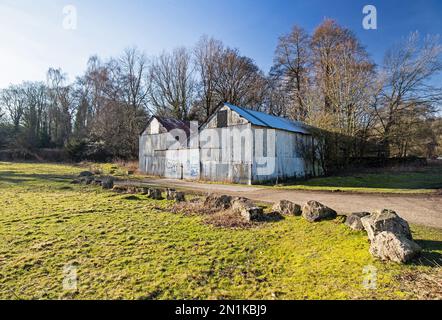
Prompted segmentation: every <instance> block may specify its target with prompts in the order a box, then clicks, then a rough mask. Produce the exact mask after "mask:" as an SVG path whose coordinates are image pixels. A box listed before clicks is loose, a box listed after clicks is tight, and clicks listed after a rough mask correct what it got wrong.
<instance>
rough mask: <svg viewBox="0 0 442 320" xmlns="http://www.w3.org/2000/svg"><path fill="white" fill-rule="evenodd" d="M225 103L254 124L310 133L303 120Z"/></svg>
mask: <svg viewBox="0 0 442 320" xmlns="http://www.w3.org/2000/svg"><path fill="white" fill-rule="evenodd" d="M225 105H226V106H228V107H229V108H230V109H232V110H233V111H235V112H236V113H238V114H239V115H240V116H241V117H243V118H244V119H246V120H247V121H249V122H250V123H251V124H253V125H256V126H261V127H267V128H273V129H279V130H285V131H290V132H296V133H302V134H310V133H309V131H308V129H307V125H306V124H304V123H302V122H299V121H292V120H289V119H286V118H282V117H276V116H272V115H270V114H267V113H264V112H259V111H254V110H250V109H246V108H242V107H238V106H234V105H232V104H229V103H226V104H225Z"/></svg>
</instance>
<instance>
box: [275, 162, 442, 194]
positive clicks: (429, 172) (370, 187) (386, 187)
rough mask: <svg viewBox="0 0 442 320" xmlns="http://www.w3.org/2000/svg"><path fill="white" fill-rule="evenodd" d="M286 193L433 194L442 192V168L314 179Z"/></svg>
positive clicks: (298, 184) (293, 187)
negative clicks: (437, 191)
mask: <svg viewBox="0 0 442 320" xmlns="http://www.w3.org/2000/svg"><path fill="white" fill-rule="evenodd" d="M280 188H284V189H298V190H316V191H320V190H323V191H337V190H339V191H347V192H377V193H433V192H435V191H436V189H442V167H440V168H429V169H426V170H422V171H416V172H398V173H389V172H386V173H368V174H357V175H351V176H332V177H326V178H314V179H311V180H308V181H302V182H296V183H293V184H285V185H282V186H280Z"/></svg>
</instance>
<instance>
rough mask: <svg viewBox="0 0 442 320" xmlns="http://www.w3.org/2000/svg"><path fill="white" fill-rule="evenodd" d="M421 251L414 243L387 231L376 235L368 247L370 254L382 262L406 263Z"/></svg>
mask: <svg viewBox="0 0 442 320" xmlns="http://www.w3.org/2000/svg"><path fill="white" fill-rule="evenodd" d="M421 251H422V249H421V247H419V245H418V244H417V243H415V242H414V241H412V240H410V239H408V238H407V237H405V236H403V235H397V234H394V233H392V232H389V231H384V232H381V233H379V234H377V235H376V236H375V237H374V238H373V240H372V242H371V246H370V253H371V255H373V256H374V257H376V258H379V259H381V260H383V261H394V262H397V263H407V262H409V261H410V260H411V259H413V258H414V257H415V256H417V255H418V254H419V253H420V252H421Z"/></svg>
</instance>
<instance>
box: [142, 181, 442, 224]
mask: <svg viewBox="0 0 442 320" xmlns="http://www.w3.org/2000/svg"><path fill="white" fill-rule="evenodd" d="M143 183H145V184H147V185H149V186H157V187H162V188H165V187H169V188H179V189H184V190H190V191H197V192H213V193H222V194H228V195H232V196H242V197H246V198H249V199H252V200H255V201H263V202H276V201H279V200H291V201H293V202H296V203H299V204H301V205H302V204H303V203H305V202H307V201H309V200H317V201H319V202H321V203H323V204H325V205H327V206H329V207H331V208H333V209H335V210H336V211H338V212H339V213H342V214H346V213H351V212H360V211H369V212H371V211H374V210H377V209H392V210H395V211H396V212H397V213H398V214H399V215H400V216H402V217H403V218H404V219H406V220H407V221H409V222H410V223H413V224H419V225H424V226H428V227H435V228H439V229H442V195H398V194H396V195H395V194H360V193H359V194H358V193H332V192H318V191H298V190H280V189H271V188H260V187H253V186H242V185H221V184H205V183H197V182H188V181H181V180H172V179H145V180H143Z"/></svg>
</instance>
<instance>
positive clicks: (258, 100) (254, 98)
mask: <svg viewBox="0 0 442 320" xmlns="http://www.w3.org/2000/svg"><path fill="white" fill-rule="evenodd" d="M216 68H217V69H216V74H217V77H218V81H217V84H216V88H215V92H216V94H217V96H218V99H219V101H221V102H229V103H232V104H238V105H245V106H249V107H251V108H259V107H260V106H261V104H262V102H263V100H264V95H265V88H266V79H265V77H264V75H263V74H262V72H261V70H260V69H259V68H258V66H256V64H255V63H254V62H253V60H252V59H250V58H248V57H245V56H241V55H240V54H239V52H238V50H233V49H229V48H228V49H226V50H225V51H224V53H223V55H222V57H221V59H220V61H219V63H218V64H217V65H216Z"/></svg>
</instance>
